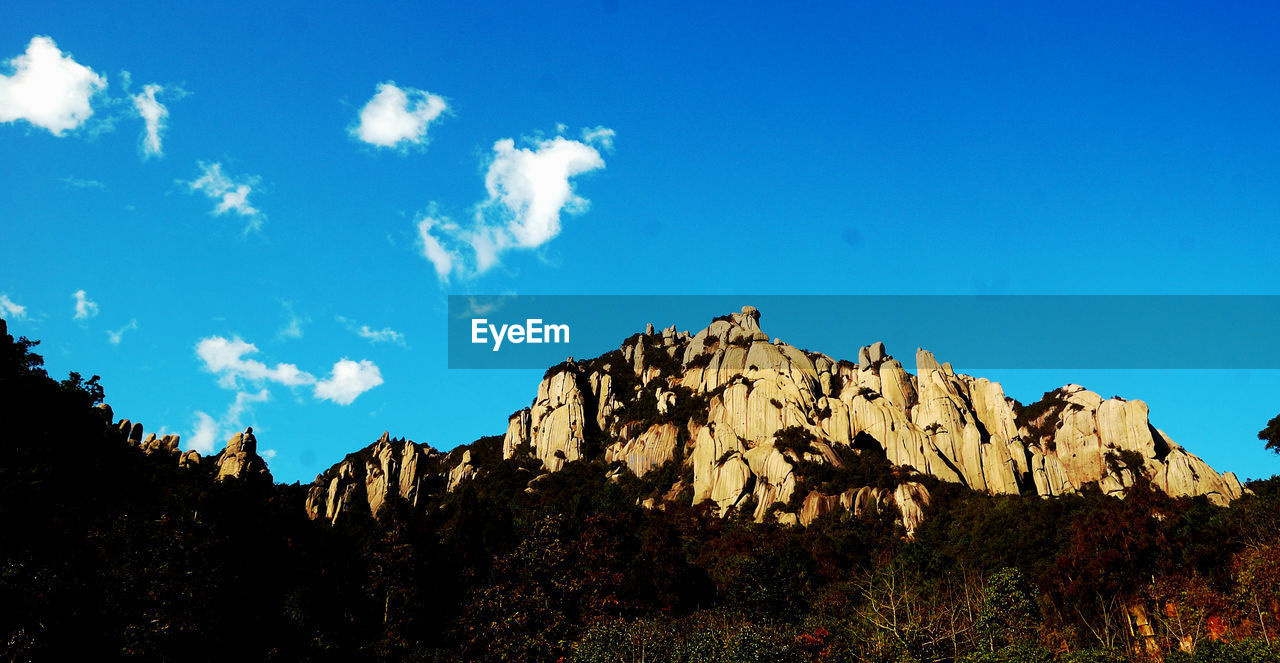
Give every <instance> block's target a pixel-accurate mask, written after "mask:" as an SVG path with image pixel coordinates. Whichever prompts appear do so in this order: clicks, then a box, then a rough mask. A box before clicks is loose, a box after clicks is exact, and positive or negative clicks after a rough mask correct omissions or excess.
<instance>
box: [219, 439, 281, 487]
mask: <svg viewBox="0 0 1280 663" xmlns="http://www.w3.org/2000/svg"><path fill="white" fill-rule="evenodd" d="M213 467H214V476H215V477H216V478H217V479H218V480H219V481H222V480H224V479H231V478H235V479H246V478H251V479H265V480H267V481H270V480H271V472H270V471H268V470H267V462H266V461H264V460H262V456H259V455H258V438H256V437H254V436H253V428H252V427H250V428H246V429H245V430H244V432H243V433H236V434H235V435H232V436H231V439H229V440H227V446H226V448H225V449H223V450H222V451H221V452H220V453H219V454H218V455H217V456H214V458H213Z"/></svg>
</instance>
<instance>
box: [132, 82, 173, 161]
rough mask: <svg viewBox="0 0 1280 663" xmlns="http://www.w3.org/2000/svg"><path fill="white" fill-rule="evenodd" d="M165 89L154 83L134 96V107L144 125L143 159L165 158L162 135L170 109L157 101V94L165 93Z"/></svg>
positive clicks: (145, 86)
mask: <svg viewBox="0 0 1280 663" xmlns="http://www.w3.org/2000/svg"><path fill="white" fill-rule="evenodd" d="M163 91H164V87H163V86H161V85H156V84H154V83H152V84H149V85H144V86H143V87H142V92H141V93H140V94H136V95H134V96H133V107H134V109H135V110H137V111H138V116H139V117H141V118H142V121H143V123H144V125H145V126H144V128H143V133H142V156H143V158H144V159H145V158H149V157H159V156H164V148H163V146H162V145H161V134H163V133H164V130H165V126H166V124H167V123H168V119H169V109H168V108H167V107H165V105H164V104H162V103H160V101H159V100H157V99H156V94H158V93H160V92H163Z"/></svg>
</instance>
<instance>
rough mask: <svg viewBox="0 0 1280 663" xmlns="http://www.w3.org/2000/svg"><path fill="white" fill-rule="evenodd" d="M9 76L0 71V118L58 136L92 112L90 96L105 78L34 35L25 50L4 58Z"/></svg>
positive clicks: (47, 41)
mask: <svg viewBox="0 0 1280 663" xmlns="http://www.w3.org/2000/svg"><path fill="white" fill-rule="evenodd" d="M8 64H9V66H10V67H11V68H12V69H13V74H12V75H10V76H4V75H0V122H16V121H18V120H26V121H27V122H29V123H31V124H32V125H33V126H37V127H41V128H43V129H48V130H49V133H52V134H53V135H55V136H61V135H62V133H63V132H64V131H68V130H71V129H75V128H77V127H79V126H80V125H82V124H84V122H85V121H86V120H88V119H89V117H90V116H91V115H93V106H92V105H91V104H90V99H92V98H93V95H95V94H97V93H98V92H100V91H101V90H102V89H103V88H105V87H106V86H107V79H106V77H104V76H101V75H99V74H97V73H95V72H94V71H93V70H92V69H90V68H88V67H86V66H84V65H82V64H80V63H78V62H76V61H75V60H73V59H71V56H69V55H64V54H63V53H62V51H61V50H58V45H57V44H55V43H54V42H53V40H52V39H50V38H48V37H41V36H36V37H32V38H31V42H30V43H28V44H27V52H26V53H25V54H23V55H19V56H17V57H15V58H13V59H11V60H9V62H8Z"/></svg>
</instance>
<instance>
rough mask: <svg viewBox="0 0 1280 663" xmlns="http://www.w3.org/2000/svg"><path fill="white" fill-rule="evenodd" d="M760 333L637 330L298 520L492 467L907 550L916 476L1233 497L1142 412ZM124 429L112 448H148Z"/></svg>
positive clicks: (371, 450) (988, 488)
mask: <svg viewBox="0 0 1280 663" xmlns="http://www.w3.org/2000/svg"><path fill="white" fill-rule="evenodd" d="M760 319H761V316H760V312H759V311H758V310H756V309H755V308H752V307H750V306H746V307H743V308H742V310H741V312H739V313H733V314H730V315H726V316H722V317H719V318H716V319H715V320H713V321H712V322H711V324H710V325H708V326H707V327H706V328H705V329H703V330H701V331H698V332H697V333H689V332H680V331H677V330H676V329H675V327H668V328H666V329H663V330H661V331H657V330H656V329H655V328H654V326H653V325H648V326H646V328H645V331H644V332H643V333H639V334H635V335H634V336H632V337H630V338H628V339H627V340H626V341H624V342H623V344H622V346H621V347H620V348H618V349H617V350H613V351H611V352H608V353H606V354H604V355H602V356H600V357H596V358H593V359H587V360H581V361H575V360H574V359H573V358H570V359H569V360H568V361H566V362H564V363H561V364H559V365H557V366H554V367H552V368H551V369H549V370H548V371H547V372H546V374H545V375H544V376H543V379H542V380H541V382H539V384H538V387H537V391H536V394H535V396H534V399H533V402H532V403H531V404H530V406H529V407H527V408H524V409H521V410H519V411H517V412H515V413H513V414H512V415H511V416H510V417H509V418H508V420H507V428H506V432H505V434H504V435H503V436H502V437H501V441H500V442H499V441H498V439H497V438H486V439H489V440H491V443H489V446H487V447H484V449H488V451H483V450H482V447H480V446H477V445H479V444H480V441H477V443H476V444H473V445H471V446H464V447H459V448H458V449H455V450H454V451H453V452H450V453H449V454H443V453H441V452H439V451H436V450H435V449H432V448H431V447H429V446H425V445H418V444H415V443H413V442H409V441H406V440H404V439H392V438H391V437H390V435H389V434H386V433H384V434H383V436H382V437H381V438H380V439H379V440H378V441H377V442H375V443H374V444H372V445H370V446H369V447H366V448H365V449H363V450H361V451H359V452H356V453H354V454H350V455H348V456H347V458H346V459H344V460H343V461H342V462H340V463H338V464H337V465H334V466H333V467H332V468H330V469H329V470H327V471H326V472H324V473H323V474H321V475H320V476H317V477H316V481H315V483H314V484H313V485H312V487H311V489H310V492H309V495H308V497H307V503H306V508H307V512H308V514H310V516H311V517H312V518H315V519H319V518H324V519H326V520H329V521H336V519H338V518H339V517H340V516H341V514H343V513H345V512H348V511H363V512H367V513H371V514H373V515H377V513H378V512H379V511H380V510H381V509H382V508H384V506H385V505H386V504H387V502H388V500H390V499H393V498H397V499H403V500H405V501H406V502H408V503H409V504H411V505H414V506H421V505H423V504H425V503H426V502H427V501H429V500H430V499H431V498H432V497H433V496H438V495H441V494H443V493H445V492H449V491H454V490H458V489H459V488H460V487H461V486H463V485H465V484H466V483H467V482H469V481H475V480H479V479H482V478H483V475H484V473H485V471H486V470H485V468H487V467H490V466H491V464H492V463H495V462H497V461H498V459H499V457H500V458H501V459H513V458H517V459H522V460H521V462H522V463H523V465H522V467H525V468H526V470H522V471H529V470H528V469H527V468H540V469H537V470H536V471H531V474H530V477H531V479H530V480H529V482H528V490H529V491H537V490H538V489H539V485H541V483H542V479H544V478H545V477H546V474H547V473H551V472H556V471H559V470H561V469H562V468H563V467H564V466H565V465H567V464H569V463H572V462H574V461H577V460H580V459H602V460H603V461H604V462H605V463H606V464H607V465H609V470H608V475H609V477H610V478H612V479H617V478H618V477H619V475H620V474H623V473H625V471H624V470H623V469H622V468H623V467H625V469H626V470H629V471H630V472H631V473H633V474H634V475H635V476H637V477H640V478H642V479H643V478H645V477H648V476H649V475H650V474H651V473H654V472H660V473H659V474H655V475H653V476H655V477H659V479H657V480H658V481H661V482H662V485H661V486H659V487H658V489H656V490H655V491H654V492H653V494H652V495H651V496H649V497H645V498H642V499H641V504H642V505H644V506H645V507H647V508H663V507H664V505H665V504H667V503H671V502H675V501H681V502H685V503H691V504H693V505H699V504H706V505H707V506H708V508H710V509H712V510H713V511H714V512H716V513H719V514H721V515H726V514H730V513H735V512H736V513H744V514H749V515H750V516H751V517H753V518H755V519H756V520H758V521H776V522H780V523H784V524H788V523H794V524H797V525H808V524H809V523H812V522H813V521H814V520H815V519H817V518H820V517H823V516H824V515H826V514H830V513H833V512H838V513H846V514H853V515H863V514H873V513H878V512H880V511H881V510H883V509H885V508H891V509H893V512H894V513H896V514H897V517H898V518H899V521H900V522H901V524H902V527H903V529H904V530H905V532H906V533H907V535H910V534H911V533H912V532H914V531H915V529H916V528H917V527H918V526H919V525H920V523H921V521H922V519H923V518H924V517H925V509H926V507H927V506H928V504H929V500H930V496H929V491H928V489H927V488H926V486H925V483H924V482H922V477H924V476H931V477H935V478H936V479H939V480H942V481H947V482H951V483H957V484H961V485H963V486H966V487H968V488H970V489H972V490H975V491H981V492H985V493H989V494H994V495H1019V494H1022V495H1039V496H1041V497H1052V496H1055V495H1064V494H1068V493H1073V492H1076V491H1079V490H1081V489H1083V488H1085V487H1086V486H1089V485H1097V486H1098V487H1099V488H1101V489H1102V490H1103V491H1106V492H1108V493H1111V494H1116V495H1121V496H1123V495H1124V494H1125V492H1126V491H1127V489H1128V488H1129V487H1131V486H1133V485H1134V484H1135V482H1137V481H1138V480H1140V479H1145V480H1149V481H1150V482H1151V485H1153V486H1155V487H1156V488H1158V489H1160V490H1163V491H1165V492H1167V493H1168V494H1170V495H1173V496H1197V495H1203V496H1206V497H1207V498H1208V499H1209V500H1211V501H1212V502H1214V503H1216V504H1228V503H1230V502H1231V501H1232V500H1234V499H1236V498H1238V497H1240V495H1241V493H1242V491H1243V488H1242V487H1241V485H1240V482H1239V481H1238V480H1237V479H1236V477H1235V475H1233V474H1231V473H1226V474H1218V473H1217V472H1216V471H1214V470H1213V469H1212V468H1211V467H1209V466H1208V465H1207V464H1206V463H1205V462H1204V461H1203V460H1201V459H1200V458H1197V457H1196V456H1194V455H1192V454H1190V453H1189V452H1187V451H1186V450H1185V449H1183V448H1182V447H1181V446H1179V445H1178V444H1176V443H1174V442H1173V441H1172V440H1170V439H1169V437H1168V436H1167V435H1165V434H1164V433H1163V432H1161V431H1159V430H1158V429H1156V428H1155V427H1153V426H1152V425H1151V423H1150V421H1149V419H1148V414H1149V413H1148V408H1147V406H1146V404H1145V403H1143V402H1142V401H1136V400H1133V401H1129V400H1123V399H1120V398H1112V399H1103V398H1102V397H1100V396H1099V395H1098V394H1095V393H1093V392H1091V391H1088V390H1086V389H1084V388H1083V387H1080V386H1077V385H1067V386H1065V387H1062V388H1060V389H1058V390H1056V391H1053V392H1049V393H1047V394H1045V397H1044V398H1043V399H1042V400H1041V401H1039V402H1037V403H1033V404H1030V405H1027V406H1022V405H1021V404H1019V403H1017V402H1016V401H1014V400H1013V399H1011V398H1008V397H1007V396H1006V395H1005V393H1004V390H1003V388H1002V387H1001V386H1000V385H999V384H998V383H995V382H992V381H990V380H987V379H985V378H978V377H973V376H969V375H963V374H959V373H956V372H955V370H954V369H953V368H952V367H951V365H950V364H947V363H945V362H939V361H938V359H937V358H936V357H934V355H933V354H932V353H930V352H928V351H926V350H924V349H917V350H916V353H915V366H914V370H915V372H914V373H912V372H910V371H909V370H908V369H907V367H905V366H903V364H902V363H901V362H900V361H899V360H897V359H895V358H894V357H893V356H892V355H890V354H889V353H888V351H887V349H886V348H885V346H884V344H883V343H872V344H869V345H866V346H863V347H862V348H861V349H860V350H859V352H858V358H857V361H856V362H853V361H844V360H836V359H833V358H831V357H828V356H826V355H823V354H821V353H816V352H808V351H804V350H801V349H799V348H796V347H794V346H791V345H788V344H786V343H784V342H782V341H781V340H779V339H776V338H774V339H772V340H771V339H770V337H769V336H768V335H767V334H765V333H764V331H763V330H762V329H761V327H760ZM127 424H128V422H123V423H122V425H121V426H120V430H121V434H122V436H125V437H126V438H128V439H131V440H133V439H136V440H138V442H137V443H138V444H141V445H143V446H146V445H149V444H152V442H150V441H142V438H141V429H140V428H139V429H137V430H134V429H133V428H130V427H129V426H128V425H127ZM233 440H234V438H233ZM175 444H176V442H175ZM240 445H241V448H243V446H244V440H243V439H241V440H240ZM161 446H164V445H163V444H162V445H161ZM229 448H230V445H229ZM226 453H227V452H224V454H226ZM486 459H487V460H486ZM868 462H870V463H872V465H874V466H876V467H880V468H889V470H888V472H889V473H890V474H889V475H885V474H884V472H881V476H879V477H878V478H877V479H876V480H875V481H874V482H873V483H874V484H875V485H849V484H848V479H845V480H844V481H845V483H843V484H841V483H840V482H839V481H837V482H835V483H833V482H832V480H831V477H832V476H862V475H858V474H856V473H853V474H850V475H840V474H839V473H840V471H842V470H845V469H847V468H851V465H858V466H865V465H866V464H867V463H868ZM219 467H220V469H219V472H220V474H221V472H222V471H223V470H222V468H221V466H219ZM237 471H241V470H237ZM539 472H540V473H541V474H539ZM819 477H825V479H821V480H820V479H819ZM667 482H670V485H669V486H668V485H667ZM837 484H839V485H837ZM833 486H835V488H833Z"/></svg>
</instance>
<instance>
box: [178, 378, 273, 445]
mask: <svg viewBox="0 0 1280 663" xmlns="http://www.w3.org/2000/svg"><path fill="white" fill-rule="evenodd" d="M270 398H271V394H270V393H269V392H267V390H266V389H261V390H259V391H257V392H256V393H255V392H248V391H238V392H236V398H235V400H234V401H232V402H231V404H230V405H228V406H227V411H226V412H224V413H223V414H222V417H221V418H219V419H214V418H213V417H211V416H209V415H208V414H206V413H205V412H196V419H195V423H194V425H195V432H194V433H192V434H191V437H189V438H187V449H194V450H195V451H198V452H200V453H201V454H202V455H206V456H207V455H209V454H212V453H214V451H215V450H220V449H219V447H220V446H221V445H222V443H223V442H224V441H225V440H226V439H227V438H229V437H231V435H232V434H234V433H235V432H236V431H239V430H242V429H243V428H244V426H243V425H242V424H241V419H242V418H243V416H244V413H245V412H246V411H247V410H248V409H249V408H250V406H251V405H252V404H253V403H263V402H266V401H267V400H269V399H270ZM264 455H265V454H264Z"/></svg>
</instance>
